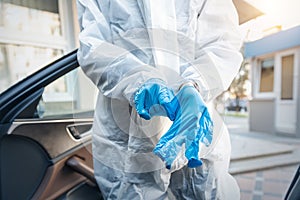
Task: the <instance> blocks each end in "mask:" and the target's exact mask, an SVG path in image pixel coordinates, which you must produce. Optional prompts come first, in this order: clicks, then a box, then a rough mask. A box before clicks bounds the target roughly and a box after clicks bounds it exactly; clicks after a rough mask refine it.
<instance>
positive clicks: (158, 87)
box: [134, 79, 175, 121]
mask: <svg viewBox="0 0 300 200" xmlns="http://www.w3.org/2000/svg"><path fill="white" fill-rule="evenodd" d="M174 96H175V95H174V93H173V90H172V89H170V88H168V87H167V86H166V84H165V83H164V82H163V81H162V80H160V79H151V80H149V81H147V82H146V83H145V84H144V85H143V86H142V87H141V88H139V89H138V91H137V92H136V93H135V95H134V102H135V107H136V111H137V113H138V114H139V115H140V116H141V117H142V118H144V119H147V120H149V119H151V117H153V116H168V117H169V118H170V120H172V121H173V120H174V118H175V113H174V110H175V109H174V108H172V106H171V101H172V99H173V98H174Z"/></svg>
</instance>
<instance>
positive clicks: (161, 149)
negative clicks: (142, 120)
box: [153, 86, 213, 169]
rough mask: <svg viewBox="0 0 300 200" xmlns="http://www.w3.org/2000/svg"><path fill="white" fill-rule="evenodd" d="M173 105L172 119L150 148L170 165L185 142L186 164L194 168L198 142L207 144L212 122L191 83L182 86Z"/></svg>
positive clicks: (199, 161) (200, 162) (198, 161)
mask: <svg viewBox="0 0 300 200" xmlns="http://www.w3.org/2000/svg"><path fill="white" fill-rule="evenodd" d="M171 104H172V107H173V108H177V110H176V112H175V114H176V118H175V120H174V122H173V124H172V126H171V128H170V129H169V130H168V132H167V133H165V134H164V135H163V136H162V137H161V138H160V140H159V141H158V143H157V145H156V147H155V148H154V150H153V152H154V154H156V155H158V156H159V157H160V158H161V159H162V160H163V161H164V162H165V164H166V167H167V168H168V169H170V168H171V165H172V163H173V161H174V160H175V158H176V156H177V154H178V153H179V151H180V149H181V148H182V145H183V144H184V143H185V149H186V151H185V157H186V158H187V159H188V167H190V168H193V167H198V166H200V165H202V161H201V160H200V159H199V158H198V153H199V141H200V142H202V143H204V144H205V145H206V146H208V145H209V144H210V143H211V141H212V130H213V122H212V120H211V118H210V115H209V113H208V111H207V107H206V105H205V103H204V102H203V100H202V98H201V96H200V94H199V92H198V91H197V90H196V89H195V88H194V87H193V86H185V87H183V88H182V89H181V90H180V91H179V93H178V94H177V95H176V97H175V98H174V99H173V100H172V102H171Z"/></svg>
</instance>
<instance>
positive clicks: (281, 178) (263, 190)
mask: <svg viewBox="0 0 300 200" xmlns="http://www.w3.org/2000/svg"><path fill="white" fill-rule="evenodd" d="M223 120H224V122H225V124H226V125H227V127H228V130H229V134H230V138H231V146H232V147H231V148H232V153H231V162H230V169H229V172H230V173H231V174H232V175H233V176H234V177H235V179H236V180H237V182H238V184H239V186H240V190H241V199H242V200H265V199H266V200H279V199H283V198H284V195H285V194H286V191H287V189H288V187H289V185H290V183H291V181H292V178H293V176H294V174H295V173H296V170H297V168H298V166H299V165H300V139H296V138H292V137H283V136H277V135H273V134H268V133H260V132H251V131H249V125H248V117H233V116H224V117H223Z"/></svg>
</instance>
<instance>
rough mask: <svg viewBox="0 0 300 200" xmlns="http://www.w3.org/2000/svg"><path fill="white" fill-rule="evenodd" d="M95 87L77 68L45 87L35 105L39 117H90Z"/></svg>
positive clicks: (95, 94) (93, 105) (94, 99)
mask: <svg viewBox="0 0 300 200" xmlns="http://www.w3.org/2000/svg"><path fill="white" fill-rule="evenodd" d="M96 96H97V88H96V87H95V86H94V85H93V84H92V82H91V81H90V80H89V79H87V77H86V76H85V75H84V74H83V72H82V70H81V68H77V69H75V70H73V71H71V72H69V73H68V74H66V75H65V76H62V77H60V78H59V79H57V80H55V81H54V82H52V83H51V84H49V85H48V86H47V87H45V90H44V93H43V95H42V98H41V100H40V102H39V105H38V106H37V113H38V117H39V118H47V119H48V118H51V119H52V118H54V119H59V118H82V117H92V116H93V111H94V107H95V102H96Z"/></svg>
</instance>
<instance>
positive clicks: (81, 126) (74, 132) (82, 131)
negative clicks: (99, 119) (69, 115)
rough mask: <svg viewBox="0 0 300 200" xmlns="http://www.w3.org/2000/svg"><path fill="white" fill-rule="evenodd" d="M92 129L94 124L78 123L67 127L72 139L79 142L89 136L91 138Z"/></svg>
mask: <svg viewBox="0 0 300 200" xmlns="http://www.w3.org/2000/svg"><path fill="white" fill-rule="evenodd" d="M91 128H92V123H76V124H71V125H68V126H67V127H66V129H67V132H68V133H69V135H70V136H71V137H72V139H74V140H76V141H78V140H81V139H83V138H85V137H87V136H90V135H91V133H90V130H91Z"/></svg>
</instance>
